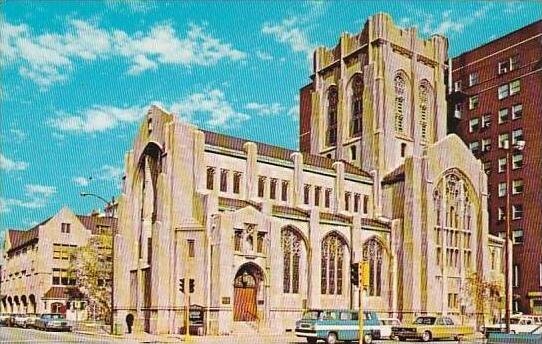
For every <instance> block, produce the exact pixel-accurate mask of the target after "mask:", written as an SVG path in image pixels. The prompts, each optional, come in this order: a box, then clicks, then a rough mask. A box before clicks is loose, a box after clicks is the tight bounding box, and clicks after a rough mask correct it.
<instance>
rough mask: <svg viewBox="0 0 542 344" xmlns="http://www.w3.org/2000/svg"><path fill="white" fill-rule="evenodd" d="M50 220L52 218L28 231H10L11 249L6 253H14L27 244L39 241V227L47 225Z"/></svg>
mask: <svg viewBox="0 0 542 344" xmlns="http://www.w3.org/2000/svg"><path fill="white" fill-rule="evenodd" d="M50 219H51V218H48V219H46V220H45V221H43V222H42V223H39V224H37V225H35V226H34V227H32V228H30V229H28V230H18V229H10V230H8V235H9V242H10V243H11V248H10V249H9V250H8V251H7V252H6V253H10V252H13V250H16V249H18V248H20V247H23V246H25V245H27V244H30V243H32V242H35V241H37V240H38V236H39V227H40V226H41V225H44V224H46V223H47V222H48V221H49V220H50Z"/></svg>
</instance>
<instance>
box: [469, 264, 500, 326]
mask: <svg viewBox="0 0 542 344" xmlns="http://www.w3.org/2000/svg"><path fill="white" fill-rule="evenodd" d="M503 290H504V279H503V278H502V276H491V277H485V278H484V277H483V276H481V275H480V274H479V273H477V272H473V273H471V274H470V275H469V276H468V277H467V283H466V284H465V287H464V288H463V299H464V300H465V301H466V305H470V306H475V308H476V311H477V314H478V315H479V316H478V317H477V322H478V324H479V325H482V324H484V323H485V315H486V314H487V313H489V314H490V315H491V316H492V317H493V318H494V317H495V315H496V312H495V311H499V312H500V308H501V306H502V294H503Z"/></svg>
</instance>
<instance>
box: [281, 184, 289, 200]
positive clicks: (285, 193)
mask: <svg viewBox="0 0 542 344" xmlns="http://www.w3.org/2000/svg"><path fill="white" fill-rule="evenodd" d="M280 192H281V197H280V199H281V200H282V201H284V202H286V201H287V200H288V182H287V181H286V180H283V181H282V188H281V189H280Z"/></svg>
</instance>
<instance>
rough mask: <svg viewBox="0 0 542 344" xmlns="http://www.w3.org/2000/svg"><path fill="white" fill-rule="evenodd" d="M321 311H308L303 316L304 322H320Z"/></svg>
mask: <svg viewBox="0 0 542 344" xmlns="http://www.w3.org/2000/svg"><path fill="white" fill-rule="evenodd" d="M319 316H320V311H307V312H305V313H304V314H303V319H304V320H318V317H319Z"/></svg>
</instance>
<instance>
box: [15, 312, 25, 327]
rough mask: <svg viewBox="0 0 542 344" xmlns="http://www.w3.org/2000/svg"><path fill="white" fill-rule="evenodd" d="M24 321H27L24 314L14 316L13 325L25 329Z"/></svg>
mask: <svg viewBox="0 0 542 344" xmlns="http://www.w3.org/2000/svg"><path fill="white" fill-rule="evenodd" d="M26 319H28V315H26V314H15V316H14V317H13V325H14V326H18V327H26Z"/></svg>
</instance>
